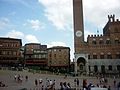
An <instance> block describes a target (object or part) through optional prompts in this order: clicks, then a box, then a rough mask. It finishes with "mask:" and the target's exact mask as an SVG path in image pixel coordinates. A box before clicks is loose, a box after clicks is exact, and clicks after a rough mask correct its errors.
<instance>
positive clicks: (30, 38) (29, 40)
mask: <svg viewBox="0 0 120 90" xmlns="http://www.w3.org/2000/svg"><path fill="white" fill-rule="evenodd" d="M25 39H26V43H39V40H38V39H37V38H36V36H34V35H26V36H25Z"/></svg>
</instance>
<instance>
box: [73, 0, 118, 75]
mask: <svg viewBox="0 0 120 90" xmlns="http://www.w3.org/2000/svg"><path fill="white" fill-rule="evenodd" d="M73 16H74V49H75V53H74V56H75V73H78V74H82V73H84V72H85V73H87V74H90V73H91V72H92V73H109V74H113V73H114V74H119V73H120V21H119V19H115V15H108V22H107V24H106V25H105V27H104V28H103V34H102V35H88V37H87V41H86V42H85V41H84V20H83V6H82V0H73Z"/></svg>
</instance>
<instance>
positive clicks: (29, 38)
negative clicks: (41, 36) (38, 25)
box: [5, 30, 39, 44]
mask: <svg viewBox="0 0 120 90" xmlns="http://www.w3.org/2000/svg"><path fill="white" fill-rule="evenodd" d="M5 36H6V37H10V38H19V39H22V41H23V44H25V43H39V40H38V39H37V37H36V36H34V35H32V34H27V35H25V34H24V33H22V32H20V31H17V30H12V31H10V32H8V33H7V34H6V35H5Z"/></svg>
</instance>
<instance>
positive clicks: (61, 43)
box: [47, 41, 67, 48]
mask: <svg viewBox="0 0 120 90" xmlns="http://www.w3.org/2000/svg"><path fill="white" fill-rule="evenodd" d="M53 46H67V45H66V44H65V43H64V42H60V41H53V42H51V43H49V44H47V47H48V48H50V47H53Z"/></svg>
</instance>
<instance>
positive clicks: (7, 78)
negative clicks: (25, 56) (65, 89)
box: [0, 70, 120, 90]
mask: <svg viewBox="0 0 120 90" xmlns="http://www.w3.org/2000/svg"><path fill="white" fill-rule="evenodd" d="M15 74H20V75H22V76H23V82H22V83H18V82H16V81H15V80H14V75H15ZM26 75H27V76H28V81H25V76H26ZM40 78H42V79H43V81H44V85H45V83H46V82H45V81H46V78H48V79H50V80H54V79H55V80H56V85H55V87H56V88H57V89H58V88H60V85H59V83H60V82H69V83H70V85H71V87H72V88H74V79H75V78H78V79H79V80H80V86H79V88H82V80H83V79H87V82H88V83H90V82H92V83H93V84H94V85H96V84H98V83H99V80H98V79H97V78H96V77H84V76H81V77H72V76H68V77H67V78H64V76H63V75H50V74H39V73H35V74H33V73H29V72H27V71H23V72H21V71H9V70H0V81H3V83H5V84H6V85H7V87H0V90H20V89H21V88H27V90H40V88H39V85H38V86H35V84H34V80H35V79H37V80H38V79H40ZM116 81H117V82H118V81H120V79H118V78H117V79H116ZM107 85H110V86H111V88H112V89H111V90H116V89H115V87H114V85H113V79H112V78H108V84H107Z"/></svg>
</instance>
